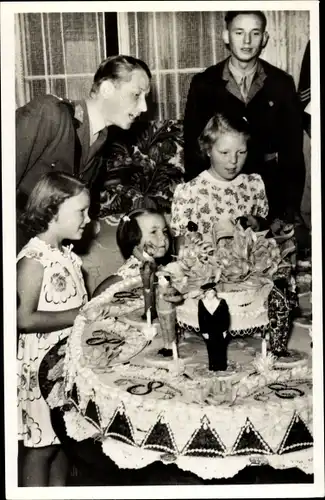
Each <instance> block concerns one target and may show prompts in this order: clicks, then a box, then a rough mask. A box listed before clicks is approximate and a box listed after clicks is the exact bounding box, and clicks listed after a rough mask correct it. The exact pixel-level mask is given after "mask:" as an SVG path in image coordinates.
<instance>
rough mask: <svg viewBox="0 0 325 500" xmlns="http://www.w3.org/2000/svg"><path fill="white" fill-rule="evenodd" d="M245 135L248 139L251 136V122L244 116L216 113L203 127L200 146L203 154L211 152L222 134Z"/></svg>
mask: <svg viewBox="0 0 325 500" xmlns="http://www.w3.org/2000/svg"><path fill="white" fill-rule="evenodd" d="M227 133H230V134H239V135H243V136H244V137H245V139H246V141H248V140H249V138H250V132H249V124H248V121H247V119H246V118H245V117H244V116H239V117H238V116H230V115H226V114H224V113H216V114H215V115H214V116H212V118H210V120H209V121H208V123H207V124H206V126H205V127H204V129H203V132H202V133H201V135H200V136H199V139H198V141H199V146H200V150H201V152H202V153H203V154H205V155H206V154H207V153H209V151H210V150H211V147H212V146H213V144H214V143H215V142H216V140H217V138H218V137H219V136H220V135H222V134H227Z"/></svg>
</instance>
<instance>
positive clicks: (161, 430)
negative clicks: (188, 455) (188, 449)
mask: <svg viewBox="0 0 325 500" xmlns="http://www.w3.org/2000/svg"><path fill="white" fill-rule="evenodd" d="M141 447H142V448H148V449H152V450H159V451H166V452H170V453H176V454H177V453H178V451H177V446H176V442H175V439H174V435H173V433H172V430H171V428H170V426H169V424H168V423H167V422H165V419H164V416H163V414H161V415H159V416H158V420H157V422H156V423H155V424H154V425H153V426H152V427H151V429H150V430H149V432H148V433H147V435H146V437H145V438H144V440H143V442H142V445H141Z"/></svg>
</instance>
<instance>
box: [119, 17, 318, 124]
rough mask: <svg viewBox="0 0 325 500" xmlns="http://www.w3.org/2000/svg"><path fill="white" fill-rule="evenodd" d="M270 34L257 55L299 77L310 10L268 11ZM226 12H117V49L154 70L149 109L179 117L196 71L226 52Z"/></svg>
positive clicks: (155, 114)
mask: <svg viewBox="0 0 325 500" xmlns="http://www.w3.org/2000/svg"><path fill="white" fill-rule="evenodd" d="M265 14H266V17H267V30H268V32H269V34H270V40H269V43H268V45H267V47H266V48H265V50H264V51H263V53H262V57H263V58H264V59H265V60H267V61H269V62H270V63H271V64H274V65H275V66H278V67H279V68H281V69H284V70H285V71H287V72H289V73H290V74H292V76H293V77H294V80H295V83H296V84H297V83H298V79H299V73H300V66H301V61H302V57H303V53H304V50H305V47H306V44H307V41H308V40H309V11H268V12H265ZM224 16H225V12H130V13H126V12H123V13H119V14H118V29H119V51H120V52H122V53H126V54H130V55H133V56H136V57H139V58H140V59H143V60H144V61H145V62H146V63H147V64H148V65H149V67H150V69H151V70H152V73H153V92H152V99H153V107H152V114H153V117H154V118H158V119H168V118H169V119H181V118H183V114H184V108H185V103H186V98H187V93H188V89H189V85H190V81H191V79H192V77H193V75H194V74H195V73H196V72H199V71H202V70H203V69H205V68H206V67H207V66H210V65H212V64H216V63H217V62H219V61H221V60H222V59H224V58H225V57H226V56H227V55H228V53H229V52H228V51H227V49H226V47H225V45H224V43H223V41H222V37H221V34H222V30H223V29H224Z"/></svg>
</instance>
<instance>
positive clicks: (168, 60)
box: [156, 12, 175, 69]
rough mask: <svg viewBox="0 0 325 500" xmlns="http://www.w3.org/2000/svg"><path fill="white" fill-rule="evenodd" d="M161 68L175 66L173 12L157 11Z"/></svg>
mask: <svg viewBox="0 0 325 500" xmlns="http://www.w3.org/2000/svg"><path fill="white" fill-rule="evenodd" d="M156 27H157V30H156V31H157V39H158V40H157V41H158V59H159V69H170V68H174V67H175V62H174V44H175V40H174V31H173V12H157V13H156Z"/></svg>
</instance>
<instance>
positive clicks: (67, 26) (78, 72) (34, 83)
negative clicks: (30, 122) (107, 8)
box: [15, 12, 105, 106]
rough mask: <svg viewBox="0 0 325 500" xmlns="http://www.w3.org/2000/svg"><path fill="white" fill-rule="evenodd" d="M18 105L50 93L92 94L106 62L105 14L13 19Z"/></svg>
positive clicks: (77, 96) (30, 15)
mask: <svg viewBox="0 0 325 500" xmlns="http://www.w3.org/2000/svg"><path fill="white" fill-rule="evenodd" d="M15 42H16V47H15V49H16V54H15V63H16V105H17V106H22V105H23V104H25V103H26V102H28V101H29V100H30V99H32V98H33V97H34V96H37V95H40V94H45V93H52V94H55V95H57V96H59V97H69V99H81V98H84V97H85V96H88V94H89V91H90V88H91V84H92V80H93V77H94V73H95V71H96V69H97V67H98V65H99V63H100V62H101V61H102V60H103V59H104V58H105V20H104V13H93V12H90V13H79V12H75V13H28V14H16V15H15Z"/></svg>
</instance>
